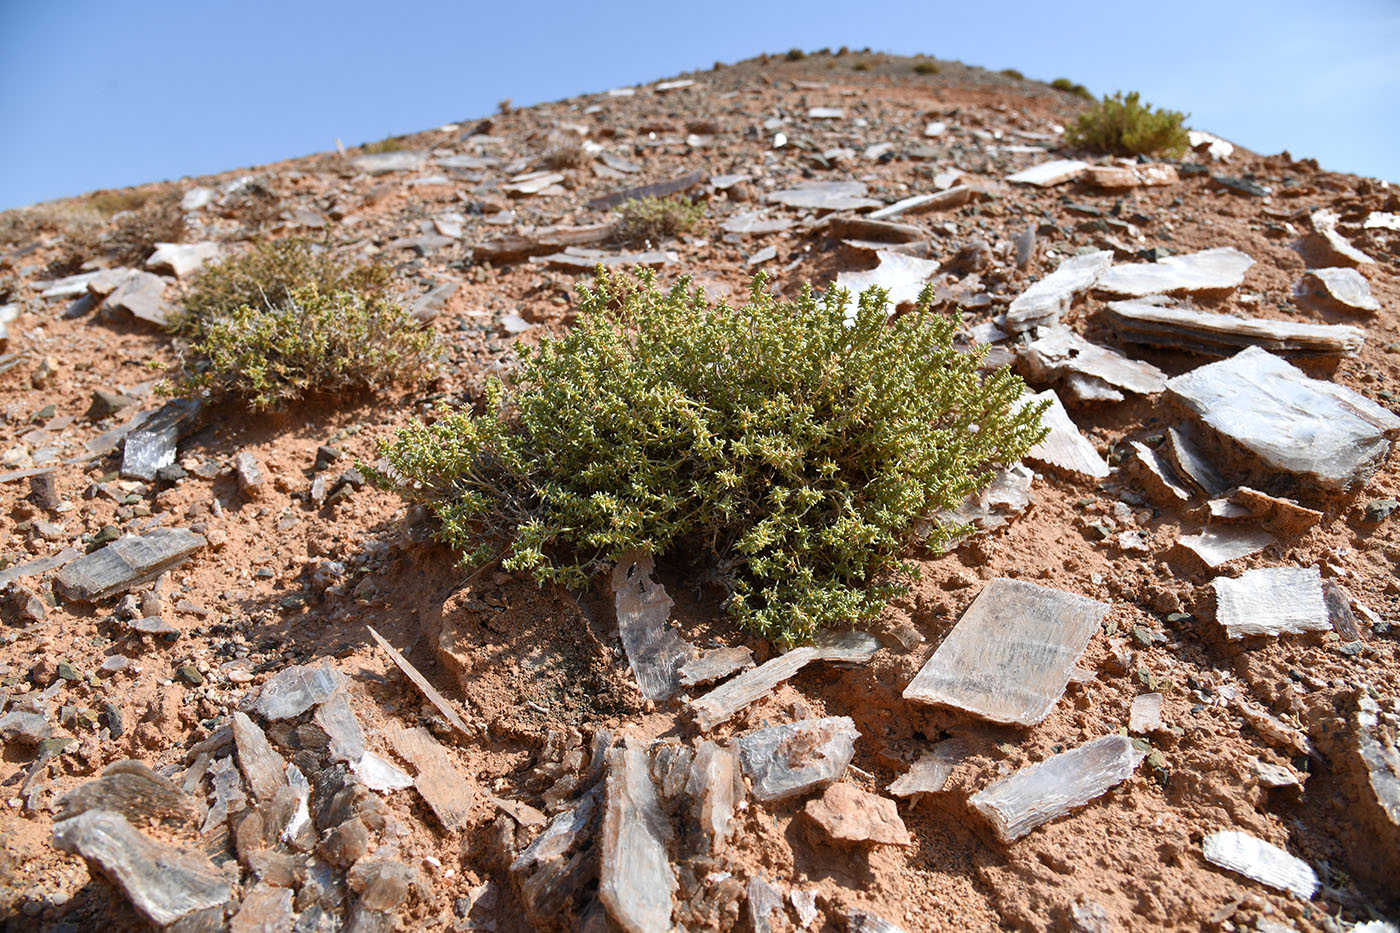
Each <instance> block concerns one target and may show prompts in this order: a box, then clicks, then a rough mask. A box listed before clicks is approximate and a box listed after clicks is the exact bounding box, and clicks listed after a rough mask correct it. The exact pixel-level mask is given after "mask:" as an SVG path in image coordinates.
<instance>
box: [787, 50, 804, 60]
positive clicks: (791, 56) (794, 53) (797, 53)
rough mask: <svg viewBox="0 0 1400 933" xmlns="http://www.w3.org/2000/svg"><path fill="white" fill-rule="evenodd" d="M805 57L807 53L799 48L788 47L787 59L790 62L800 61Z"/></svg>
mask: <svg viewBox="0 0 1400 933" xmlns="http://www.w3.org/2000/svg"><path fill="white" fill-rule="evenodd" d="M806 57H807V53H806V52H804V51H802V50H801V49H788V52H787V60H788V61H790V62H800V61H802V59H804V58H806Z"/></svg>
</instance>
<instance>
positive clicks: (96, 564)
mask: <svg viewBox="0 0 1400 933" xmlns="http://www.w3.org/2000/svg"><path fill="white" fill-rule="evenodd" d="M113 527H114V526H113ZM114 530H116V529H115V527H114ZM105 532H106V529H105V528H104V529H103V532H99V534H98V537H99V538H101V537H103V534H104V533H105ZM205 544H206V542H205V540H204V538H202V537H201V536H199V535H197V534H195V533H194V532H192V531H186V530H185V529H182V528H157V529H156V530H154V531H150V532H147V533H146V534H144V535H140V536H127V537H121V538H117V539H116V540H112V542H111V543H110V544H107V545H106V546H105V547H102V548H101V549H100V550H95V551H93V552H92V553H91V554H88V555H86V556H85V557H80V558H78V559H77V560H75V561H73V562H72V563H71V564H68V565H67V566H65V567H64V568H63V569H62V570H61V571H59V573H58V576H57V577H55V578H54V590H55V591H56V592H57V593H59V595H61V596H63V597H64V598H65V599H70V600H74V601H76V602H97V601H98V600H101V599H106V598H108V597H110V596H118V595H121V594H123V593H125V592H126V591H127V590H129V589H131V588H132V587H135V586H139V585H140V584H142V583H144V582H146V581H147V580H151V579H153V578H155V577H156V576H158V575H159V574H160V573H162V572H163V571H165V570H168V569H170V568H171V567H174V566H177V565H179V564H181V563H183V562H184V561H185V560H187V559H189V557H190V556H191V555H193V554H194V552H195V551H197V550H199V549H200V548H202V547H204V545H205Z"/></svg>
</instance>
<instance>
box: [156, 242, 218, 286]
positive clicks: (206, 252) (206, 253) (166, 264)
mask: <svg viewBox="0 0 1400 933" xmlns="http://www.w3.org/2000/svg"><path fill="white" fill-rule="evenodd" d="M222 251H223V248H222V247H220V246H219V244H218V243H214V242H210V241H204V242H200V243H157V244H156V251H155V252H154V253H152V254H151V258H150V259H147V260H146V268H147V269H150V270H151V271H152V272H169V273H170V274H171V275H173V276H175V278H177V279H183V278H184V277H185V276H187V275H189V274H190V273H192V272H198V271H199V269H200V268H201V267H203V266H204V264H205V263H207V262H209V261H211V260H214V259H217V258H218V257H219V254H220V253H221V252H222Z"/></svg>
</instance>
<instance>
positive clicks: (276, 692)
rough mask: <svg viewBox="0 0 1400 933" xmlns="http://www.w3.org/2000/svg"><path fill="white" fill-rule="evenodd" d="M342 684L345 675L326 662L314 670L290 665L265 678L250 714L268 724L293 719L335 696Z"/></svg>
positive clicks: (310, 667)
mask: <svg viewBox="0 0 1400 933" xmlns="http://www.w3.org/2000/svg"><path fill="white" fill-rule="evenodd" d="M345 684H346V680H345V675H343V674H341V673H340V672H339V671H337V670H336V669H335V668H333V667H331V664H330V662H329V661H322V662H321V663H320V664H318V665H316V666H314V667H313V666H311V665H301V664H293V665H291V666H290V667H284V668H283V669H282V670H280V671H278V672H277V673H276V674H273V675H272V677H270V678H268V680H267V682H266V683H264V684H263V686H262V690H260V691H259V692H258V698H257V699H256V700H254V701H253V710H254V711H255V712H256V713H257V714H258V715H259V716H261V717H262V718H263V719H265V720H267V721H268V722H275V721H276V720H279V719H295V718H296V717H298V716H300V715H301V714H302V713H304V712H306V711H307V710H309V709H311V707H313V706H316V705H318V704H321V703H324V702H325V701H326V700H329V699H330V698H331V697H333V696H335V694H336V693H337V692H339V691H340V689H341V688H342V687H344V686H345Z"/></svg>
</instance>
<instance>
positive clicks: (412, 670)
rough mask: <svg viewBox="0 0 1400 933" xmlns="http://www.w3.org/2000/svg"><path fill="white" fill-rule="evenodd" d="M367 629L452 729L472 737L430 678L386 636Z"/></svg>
mask: <svg viewBox="0 0 1400 933" xmlns="http://www.w3.org/2000/svg"><path fill="white" fill-rule="evenodd" d="M365 628H366V629H368V630H369V634H370V636H371V637H372V638H373V639H374V640H375V642H376V643H377V644H378V645H379V647H381V648H383V649H384V653H385V654H387V655H388V656H389V658H390V659H391V660H392V661H393V662H394V664H395V665H396V666H397V667H398V669H399V670H400V671H402V672H403V675H404V676H405V677H407V678H408V679H409V681H410V682H411V683H412V684H413V685H414V686H415V687H417V688H418V689H419V690H420V691H422V693H423V696H425V697H426V698H427V699H428V702H429V703H431V704H433V706H434V707H435V708H436V709H437V711H438V712H439V713H442V717H443V718H444V719H446V720H447V721H448V722H449V723H451V724H452V727H453V728H454V729H456V730H457V731H458V732H460V733H462V734H463V735H471V730H470V729H468V728H467V724H466V723H465V722H464V721H463V720H462V717H461V716H459V715H457V711H456V710H454V709H453V708H452V707H451V706H449V705H448V703H447V700H446V699H445V698H444V697H443V695H442V694H441V693H438V691H437V688H436V687H434V686H433V685H432V684H430V683H428V678H426V677H424V676H423V674H422V672H420V671H419V670H418V668H416V667H414V666H413V665H412V664H410V663H409V661H408V658H405V657H404V656H403V655H402V654H399V652H398V650H397V649H395V648H394V646H393V645H391V644H389V642H388V641H387V640H386V639H385V638H384V636H383V635H381V634H379V633H378V632H376V631H375V630H374V628H373V627H372V626H369V625H366V626H365Z"/></svg>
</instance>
